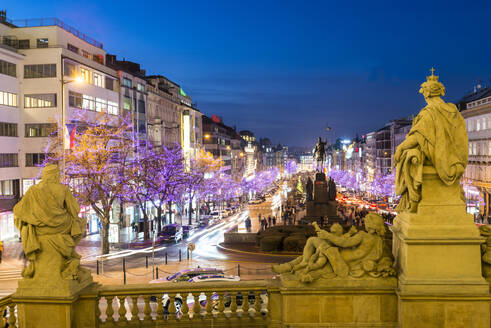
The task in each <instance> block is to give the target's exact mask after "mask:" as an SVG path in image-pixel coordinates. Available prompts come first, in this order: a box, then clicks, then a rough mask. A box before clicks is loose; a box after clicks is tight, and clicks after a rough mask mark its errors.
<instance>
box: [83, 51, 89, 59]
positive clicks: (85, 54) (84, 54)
mask: <svg viewBox="0 0 491 328" xmlns="http://www.w3.org/2000/svg"><path fill="white" fill-rule="evenodd" d="M82 56H84V57H85V58H90V54H89V53H88V52H87V51H85V50H82Z"/></svg>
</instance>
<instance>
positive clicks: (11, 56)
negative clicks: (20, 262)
mask: <svg viewBox="0 0 491 328" xmlns="http://www.w3.org/2000/svg"><path fill="white" fill-rule="evenodd" d="M23 59H24V57H23V56H22V55H21V54H19V53H18V51H17V49H15V48H12V47H9V46H4V45H2V44H0V145H2V146H1V147H0V240H6V239H9V238H15V237H16V236H17V234H18V233H17V230H16V229H15V227H14V216H13V214H12V208H13V206H14V205H15V203H16V202H17V201H18V199H19V197H20V195H21V191H20V185H21V166H20V165H19V163H20V162H19V152H20V150H21V139H22V138H21V135H19V128H20V125H21V120H20V115H21V113H20V106H19V99H20V98H19V97H20V87H19V76H22V74H21V72H22V62H23Z"/></svg>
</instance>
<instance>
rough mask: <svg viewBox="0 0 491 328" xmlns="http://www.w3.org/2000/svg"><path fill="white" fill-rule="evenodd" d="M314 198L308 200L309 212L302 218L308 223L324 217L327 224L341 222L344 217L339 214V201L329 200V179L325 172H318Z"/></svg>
mask: <svg viewBox="0 0 491 328" xmlns="http://www.w3.org/2000/svg"><path fill="white" fill-rule="evenodd" d="M313 196H314V197H313V200H311V201H307V211H306V212H307V213H306V215H305V217H304V218H303V219H302V220H303V221H304V222H306V223H311V222H313V221H317V222H319V219H320V217H324V219H325V220H326V219H327V221H324V222H325V223H327V224H333V223H341V222H342V219H341V218H340V217H338V215H337V202H336V201H335V200H329V194H328V191H327V180H326V175H325V174H324V173H316V174H315V181H314V195H313Z"/></svg>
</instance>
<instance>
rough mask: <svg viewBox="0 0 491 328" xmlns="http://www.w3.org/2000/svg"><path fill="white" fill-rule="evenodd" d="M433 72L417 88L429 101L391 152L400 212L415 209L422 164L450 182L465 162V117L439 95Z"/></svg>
mask: <svg viewBox="0 0 491 328" xmlns="http://www.w3.org/2000/svg"><path fill="white" fill-rule="evenodd" d="M433 73H434V69H432V70H431V76H428V77H427V78H426V82H424V83H423V84H421V89H420V90H419V93H421V94H423V96H424V97H425V100H426V103H427V104H428V105H427V106H426V107H425V108H423V109H422V110H421V111H420V112H419V114H418V115H417V116H416V118H415V119H414V121H413V126H412V128H411V130H410V131H409V133H408V135H407V136H406V139H405V140H404V141H403V142H402V143H401V144H400V145H399V147H397V150H396V153H395V156H394V160H395V162H396V193H397V194H398V195H401V199H400V201H399V204H398V206H397V210H398V211H399V212H400V211H410V212H416V210H417V206H418V203H419V201H420V200H421V184H422V182H423V166H425V167H426V166H430V167H433V168H434V169H435V170H436V173H437V175H438V176H439V178H440V179H441V181H442V182H443V183H444V184H446V185H448V186H450V185H453V184H454V183H455V182H456V181H459V180H460V178H461V176H462V174H463V173H464V170H465V167H466V165H467V132H466V127H465V121H464V119H463V117H462V115H461V114H460V113H459V110H458V109H457V107H456V106H455V105H454V104H451V103H445V102H444V101H443V100H442V99H441V98H440V96H443V95H445V87H444V86H443V84H442V83H440V82H438V76H435V75H433ZM442 197H443V195H442Z"/></svg>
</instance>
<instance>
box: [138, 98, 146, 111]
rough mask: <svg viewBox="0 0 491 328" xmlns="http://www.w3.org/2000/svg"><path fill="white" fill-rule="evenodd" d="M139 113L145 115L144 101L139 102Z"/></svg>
mask: <svg viewBox="0 0 491 328" xmlns="http://www.w3.org/2000/svg"><path fill="white" fill-rule="evenodd" d="M138 113H143V114H145V102H144V101H143V100H138Z"/></svg>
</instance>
